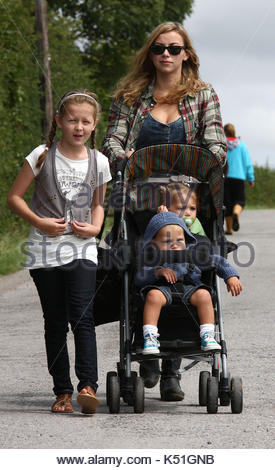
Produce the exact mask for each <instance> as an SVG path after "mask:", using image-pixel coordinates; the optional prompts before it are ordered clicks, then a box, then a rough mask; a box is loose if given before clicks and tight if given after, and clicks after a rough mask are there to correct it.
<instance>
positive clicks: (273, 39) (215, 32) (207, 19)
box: [184, 0, 275, 168]
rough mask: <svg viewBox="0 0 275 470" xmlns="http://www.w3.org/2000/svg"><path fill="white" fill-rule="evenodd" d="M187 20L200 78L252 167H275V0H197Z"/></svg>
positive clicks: (186, 26) (186, 24)
mask: <svg viewBox="0 0 275 470" xmlns="http://www.w3.org/2000/svg"><path fill="white" fill-rule="evenodd" d="M193 5H194V6H193V13H192V15H191V16H190V17H189V18H188V19H187V20H186V21H185V22H184V27H185V28H186V30H187V32H188V34H189V35H190V37H191V40H192V43H193V46H194V47H195V49H196V52H197V54H198V56H199V60H200V76H201V78H203V80H205V81H207V82H210V83H212V85H213V87H214V88H215V90H216V92H217V93H218V96H219V99H220V103H221V112H222V119H223V123H224V124H226V123H228V122H231V123H232V124H234V125H235V127H236V132H237V135H238V136H240V137H241V138H242V139H243V141H244V142H245V143H246V145H247V146H248V149H249V152H250V155H251V159H252V162H253V164H257V165H258V166H265V165H266V163H268V165H269V166H270V167H272V168H275V110H274V104H275V0H261V1H256V0H194V4H193Z"/></svg>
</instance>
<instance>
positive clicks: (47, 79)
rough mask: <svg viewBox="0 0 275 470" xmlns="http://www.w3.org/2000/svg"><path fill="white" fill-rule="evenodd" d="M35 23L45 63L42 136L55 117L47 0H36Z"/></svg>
mask: <svg viewBox="0 0 275 470" xmlns="http://www.w3.org/2000/svg"><path fill="white" fill-rule="evenodd" d="M35 23H36V29H37V34H38V52H39V57H40V62H41V63H42V64H43V67H42V68H41V73H40V83H41V88H42V90H41V99H40V102H41V111H42V136H44V137H46V136H47V135H48V134H49V131H50V128H51V122H52V117H53V102H52V84H51V68H50V54H49V41H48V18H47V2H46V0H35Z"/></svg>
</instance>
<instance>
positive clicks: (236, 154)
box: [224, 124, 255, 235]
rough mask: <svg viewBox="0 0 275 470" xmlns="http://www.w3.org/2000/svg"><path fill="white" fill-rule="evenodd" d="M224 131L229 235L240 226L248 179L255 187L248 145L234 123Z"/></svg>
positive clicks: (225, 192)
mask: <svg viewBox="0 0 275 470" xmlns="http://www.w3.org/2000/svg"><path fill="white" fill-rule="evenodd" d="M224 132H225V136H226V139H227V145H228V149H227V166H228V167H227V174H226V178H225V181H224V205H225V207H226V211H225V222H226V231H225V233H226V234H227V235H232V234H233V231H234V232H237V231H238V230H239V228H240V222H239V217H240V214H241V212H242V210H243V208H244V205H245V186H244V182H245V181H246V180H247V181H248V182H249V186H250V187H251V188H253V186H254V184H255V178H254V169H253V166H252V163H251V158H250V155H249V152H248V149H247V147H246V145H245V144H244V143H243V142H242V141H241V140H240V139H239V138H238V137H236V134H235V127H234V126H233V124H226V125H225V126H224Z"/></svg>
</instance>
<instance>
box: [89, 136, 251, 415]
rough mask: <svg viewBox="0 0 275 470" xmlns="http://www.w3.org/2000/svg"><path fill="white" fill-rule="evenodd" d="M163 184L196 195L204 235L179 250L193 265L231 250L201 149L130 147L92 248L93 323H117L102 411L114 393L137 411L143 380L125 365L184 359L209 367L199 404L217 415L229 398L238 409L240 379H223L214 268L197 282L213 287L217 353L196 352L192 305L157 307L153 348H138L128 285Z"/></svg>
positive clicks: (216, 177)
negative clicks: (148, 351)
mask: <svg viewBox="0 0 275 470" xmlns="http://www.w3.org/2000/svg"><path fill="white" fill-rule="evenodd" d="M170 182H183V183H185V184H187V185H189V186H191V187H192V188H193V187H194V186H196V190H197V194H198V197H199V201H200V202H199V210H198V218H199V220H200V222H201V223H202V225H203V228H204V230H205V233H206V235H207V237H203V238H204V239H205V240H204V242H203V243H202V244H201V245H200V246H201V247H202V248H203V249H202V250H200V252H199V253H198V252H197V253H195V256H194V253H192V251H191V252H189V250H184V253H185V252H186V253H185V254H184V256H187V260H188V262H191V263H196V260H197V259H198V258H201V257H202V258H203V259H206V258H207V256H209V253H210V251H211V253H216V254H220V255H222V256H224V257H227V254H228V253H229V252H230V251H232V250H234V249H236V248H237V247H236V245H234V244H233V243H230V242H228V241H227V240H226V239H225V238H224V235H223V172H222V169H221V167H220V165H219V163H218V160H217V158H216V157H215V156H214V155H213V154H212V153H211V152H210V151H209V150H207V149H203V148H200V147H196V146H191V145H185V144H167V145H166V144H165V145H154V146H151V147H146V148H142V149H140V150H137V151H136V152H134V153H133V154H132V156H131V158H130V159H129V160H128V161H127V163H126V165H125V164H124V166H121V167H120V168H118V169H117V173H116V180H115V183H114V188H113V191H112V193H111V195H110V198H109V202H108V205H109V206H113V210H114V222H113V227H112V230H111V232H110V234H108V236H107V237H106V239H105V240H104V246H103V247H102V248H100V247H99V268H98V279H97V291H96V292H97V293H96V296H95V300H94V317H95V324H96V325H98V324H102V323H107V322H112V321H117V320H119V322H120V357H119V361H118V363H117V370H116V371H110V372H108V373H107V378H106V399H107V405H108V407H109V411H110V413H119V411H120V402H121V398H122V399H123V401H124V402H125V403H127V404H128V405H130V406H133V409H134V412H135V413H143V412H144V406H145V394H144V382H143V378H142V377H139V376H138V374H137V372H135V371H132V370H131V364H132V363H133V362H138V363H140V364H141V363H142V362H143V361H148V360H153V359H156V358H162V359H163V358H165V359H174V358H184V359H187V360H188V361H189V363H188V365H187V366H185V367H184V369H183V371H187V370H189V369H191V368H192V367H194V366H195V365H197V364H198V363H199V362H204V363H206V364H207V365H208V366H210V368H211V369H210V371H209V370H203V371H201V372H200V374H199V381H198V382H199V384H198V388H199V404H200V405H201V406H206V408H207V412H208V413H217V411H218V405H219V404H220V405H221V406H229V405H230V404H231V411H232V413H241V412H242V408H243V390H242V380H241V378H240V377H232V378H230V374H229V371H228V367H227V348H226V341H225V337H224V325H223V317H222V310H221V301H220V287H219V278H218V277H217V275H216V272H215V267H214V266H209V265H208V267H207V268H206V269H205V272H204V273H203V281H204V282H205V283H206V284H207V285H209V286H210V287H211V288H212V290H213V291H214V296H213V306H214V313H215V338H216V340H217V341H218V342H219V343H220V345H221V351H219V352H203V351H202V350H201V347H200V336H199V321H198V316H197V312H196V309H195V308H194V307H191V306H188V305H183V304H181V305H173V304H172V305H170V306H167V307H164V308H163V309H162V311H161V315H160V319H159V323H158V329H159V333H160V354H158V355H157V356H156V355H146V356H144V355H142V354H140V353H138V349H140V348H138V347H139V346H140V345H141V343H142V341H143V336H142V311H143V306H142V302H141V300H140V297H139V295H138V294H137V292H136V290H135V287H134V277H135V273H136V270H137V266H138V259H139V256H140V246H141V241H142V237H143V234H144V231H145V228H146V226H147V224H148V222H149V220H150V219H151V217H152V216H153V215H154V214H155V213H156V212H157V207H158V205H159V187H160V186H163V185H166V184H168V183H170ZM105 212H107V210H106V211H105ZM177 253H179V252H177ZM205 256H206V258H205ZM185 259H186V258H185ZM208 259H209V258H208ZM150 262H151V261H150V254H148V263H150ZM171 318H172V320H171ZM179 372H181V371H179Z"/></svg>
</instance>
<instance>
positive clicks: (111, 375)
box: [106, 371, 117, 406]
mask: <svg viewBox="0 0 275 470" xmlns="http://www.w3.org/2000/svg"><path fill="white" fill-rule="evenodd" d="M116 375H117V373H116V372H115V371H111V372H107V376H106V403H107V406H109V395H110V377H115V376H116Z"/></svg>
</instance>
